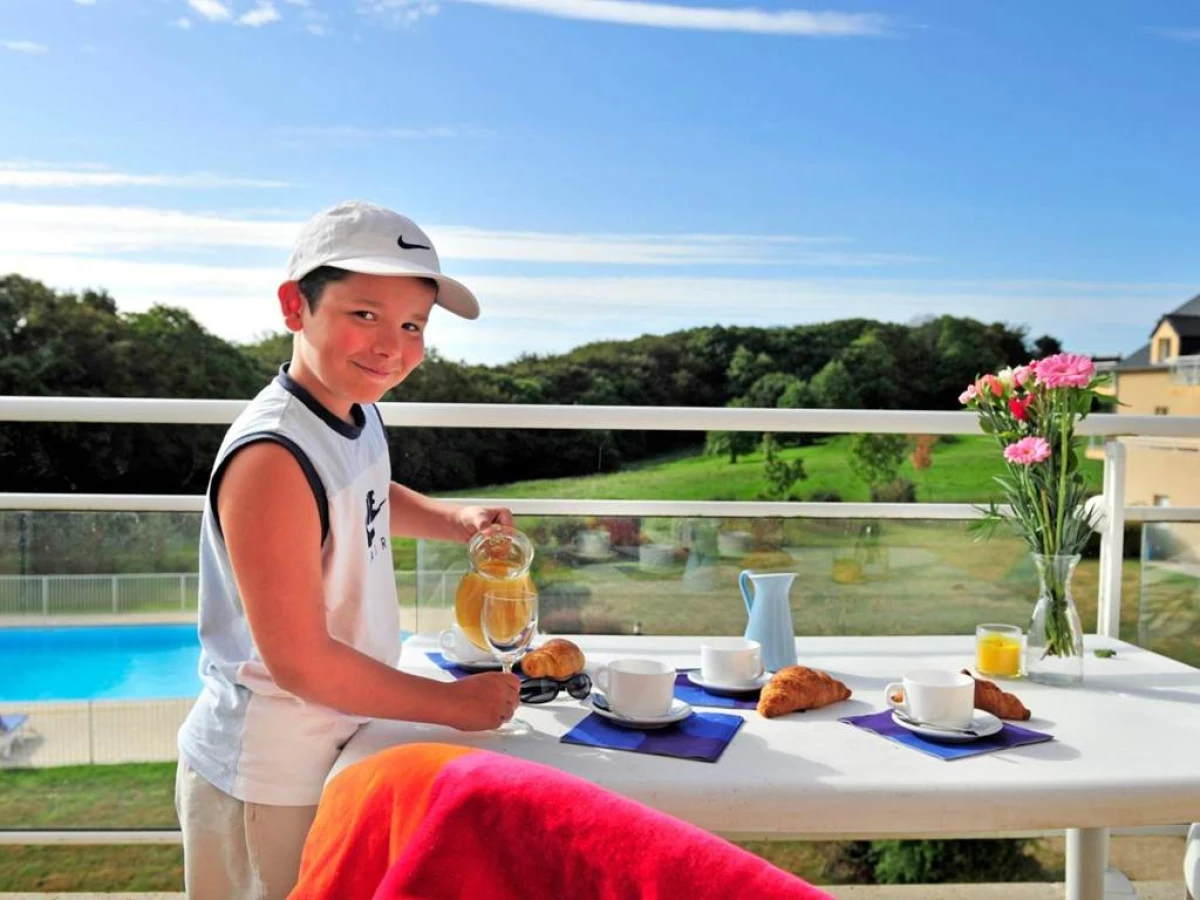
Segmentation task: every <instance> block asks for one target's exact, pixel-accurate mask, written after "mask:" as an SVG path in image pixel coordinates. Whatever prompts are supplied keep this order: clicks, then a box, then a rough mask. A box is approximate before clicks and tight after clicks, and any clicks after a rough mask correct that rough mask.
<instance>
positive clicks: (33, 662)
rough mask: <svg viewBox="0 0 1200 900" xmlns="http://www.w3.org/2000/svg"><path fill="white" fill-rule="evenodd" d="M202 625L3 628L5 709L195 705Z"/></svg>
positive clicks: (1, 693)
mask: <svg viewBox="0 0 1200 900" xmlns="http://www.w3.org/2000/svg"><path fill="white" fill-rule="evenodd" d="M199 659H200V638H199V635H198V634H197V632H196V626H195V625H120V626H83V627H63V628H0V703H3V702H6V701H14V700H145V699H152V698H166V697H194V696H196V695H197V694H198V693H199V692H200V677H199V676H198V675H197V674H196V668H197V665H198V663H199Z"/></svg>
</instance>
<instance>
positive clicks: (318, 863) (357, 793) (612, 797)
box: [291, 744, 829, 900]
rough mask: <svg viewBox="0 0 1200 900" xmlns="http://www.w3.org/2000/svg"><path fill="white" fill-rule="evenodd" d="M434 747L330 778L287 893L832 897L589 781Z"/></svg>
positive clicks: (385, 755)
mask: <svg viewBox="0 0 1200 900" xmlns="http://www.w3.org/2000/svg"><path fill="white" fill-rule="evenodd" d="M443 749H445V750H448V749H449V748H442V747H439V746H438V745H428V744H425V745H420V744H415V745H408V746H401V747H394V748H392V749H390V750H387V751H384V752H382V753H379V754H376V755H375V756H372V757H371V758H369V759H366V760H363V761H362V762H360V763H358V764H357V765H355V766H351V767H350V768H349V769H347V770H346V771H345V772H343V773H341V774H340V775H339V776H338V777H337V778H336V779H334V780H333V781H332V782H331V783H330V784H329V786H328V787H327V788H326V790H325V795H324V796H323V797H322V799H321V807H320V809H319V810H318V812H317V821H316V823H315V824H314V826H313V830H312V831H311V832H310V834H309V839H308V842H307V843H306V845H305V848H304V863H303V866H302V869H301V883H300V885H299V886H298V887H297V889H296V891H295V892H293V894H292V895H291V896H292V900H334V898H336V900H357V898H360V897H361V898H364V900H366V898H368V897H371V896H372V895H371V894H369V893H367V891H368V889H369V888H370V887H371V884H372V882H374V883H375V884H377V890H375V892H374V895H373V896H374V900H440V898H446V900H450V898H471V900H474V898H480V900H482V898H487V900H543V898H549V900H635V898H644V900H667V898H687V900H729V898H736V897H753V898H755V900H817V898H824V900H829V895H828V894H826V893H824V892H823V891H820V890H818V889H816V888H814V887H812V886H811V885H809V884H807V883H806V882H804V881H802V880H800V879H799V878H797V877H795V876H794V875H790V874H788V873H786V872H784V871H782V870H781V869H778V868H776V867H774V866H772V865H770V864H769V863H767V862H765V861H764V860H762V859H760V858H759V857H757V856H754V855H753V854H751V853H747V852H746V851H744V850H742V849H740V848H738V847H735V846H734V845H733V844H730V843H729V842H728V841H725V840H723V839H721V838H718V837H716V836H714V835H712V834H710V833H708V832H706V831H703V830H702V829H700V828H697V827H695V826H694V825H689V824H687V823H686V822H682V821H680V820H679V819H675V818H673V817H671V816H668V815H666V814H664V813H660V812H657V811H655V810H652V809H650V808H649V807H647V806H644V805H643V804H641V803H637V802H635V801H633V800H629V799H626V798H624V797H621V796H619V795H617V794H614V793H612V792H611V791H607V790H605V789H603V788H600V787H597V786H596V785H594V784H592V783H591V782H588V781H584V780H583V779H580V778H576V777H574V776H572V775H567V774H564V773H562V772H559V771H558V770H557V769H553V768H550V767H549V766H544V765H540V764H538V763H531V762H527V761H525V760H521V759H516V758H513V757H509V756H504V755H501V754H498V753H491V752H488V751H484V750H471V751H466V752H463V751H462V748H454V751H453V752H451V753H443V754H442V755H440V756H439V754H438V751H442V750H443ZM347 776H350V777H349V778H347ZM381 871H386V874H384V875H383V877H382V880H381V881H378V880H377V879H378V878H379V874H378V873H380V872H381Z"/></svg>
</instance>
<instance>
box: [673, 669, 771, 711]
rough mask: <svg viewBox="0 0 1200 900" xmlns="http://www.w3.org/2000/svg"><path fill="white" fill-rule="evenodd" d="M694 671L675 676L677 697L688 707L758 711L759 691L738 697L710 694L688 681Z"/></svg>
mask: <svg viewBox="0 0 1200 900" xmlns="http://www.w3.org/2000/svg"><path fill="white" fill-rule="evenodd" d="M689 671H694V670H692V669H681V670H680V671H679V674H678V675H676V676H675V696H676V698H678V699H680V700H682V701H683V702H684V703H686V704H687V705H688V706H715V707H717V708H718V709H756V708H757V707H758V691H755V692H754V693H752V694H739V695H738V696H736V697H723V696H721V695H720V694H710V693H709V692H708V691H706V690H705V689H704V688H702V687H700V686H699V685H697V684H692V683H691V681H689V680H688V677H687V673H688V672H689Z"/></svg>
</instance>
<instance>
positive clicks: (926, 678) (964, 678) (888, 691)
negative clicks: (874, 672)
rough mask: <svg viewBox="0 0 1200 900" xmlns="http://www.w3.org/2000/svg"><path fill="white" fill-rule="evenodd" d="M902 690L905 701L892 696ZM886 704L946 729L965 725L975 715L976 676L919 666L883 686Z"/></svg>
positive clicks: (910, 716)
mask: <svg viewBox="0 0 1200 900" xmlns="http://www.w3.org/2000/svg"><path fill="white" fill-rule="evenodd" d="M901 690H903V691H904V700H903V701H902V702H899V703H898V702H896V701H895V700H894V699H893V695H894V694H897V693H899V692H900V691H901ZM884 697H885V699H886V700H887V703H888V706H890V707H892V709H898V710H900V711H901V712H902V713H904V715H906V716H907V717H908V718H910V719H912V720H913V721H916V722H924V723H926V724H929V725H943V726H945V727H946V728H968V727H970V725H971V720H972V719H973V718H974V716H975V679H973V678H972V677H971V676H970V675H964V674H963V673H962V672H949V671H944V670H942V669H919V670H917V671H913V672H908V673H906V674H905V676H904V680H903V681H900V682H893V683H892V684H889V685H888V686H887V687H886V688H884Z"/></svg>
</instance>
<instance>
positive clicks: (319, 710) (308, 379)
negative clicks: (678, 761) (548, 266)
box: [175, 202, 518, 900]
mask: <svg viewBox="0 0 1200 900" xmlns="http://www.w3.org/2000/svg"><path fill="white" fill-rule="evenodd" d="M279 303H280V308H281V310H282V312H283V319H284V324H285V325H286V327H287V328H288V330H289V331H291V332H292V334H293V345H292V360H291V363H290V364H289V365H286V366H284V367H283V369H282V370H281V371H280V374H279V376H278V377H277V378H276V379H275V380H274V381H273V382H272V383H271V384H270V385H268V386H267V387H266V388H265V389H264V390H263V391H262V392H261V393H260V394H259V395H258V397H256V398H255V399H254V401H253V402H252V403H251V405H250V406H249V407H248V408H247V409H246V410H245V411H244V412H243V413H242V414H241V415H240V416H239V417H238V419H237V421H236V422H234V423H233V425H232V426H231V427H230V429H229V432H228V433H227V434H226V436H225V440H224V441H223V442H222V444H221V448H220V450H219V451H218V454H217V458H216V461H215V463H214V465H213V474H212V479H211V480H210V482H209V488H208V496H207V497H206V499H205V506H204V516H203V521H202V524H201V538H200V640H201V645H202V650H201V655H200V675H201V679H202V680H203V682H204V686H203V689H202V690H201V693H200V697H199V698H198V699H197V701H196V704H195V706H194V707H193V708H192V711H191V713H190V714H189V715H188V718H187V720H186V721H185V722H184V724H183V727H182V728H181V729H180V732H179V770H178V774H177V777H176V787H175V802H176V808H177V810H178V812H179V820H180V824H181V827H182V829H183V839H184V870H185V876H184V877H185V882H186V888H187V894H188V897H189V898H191V900H210V898H211V900H251V898H253V900H277V898H278V900H283V898H285V897H286V896H287V894H288V892H289V891H290V890H291V888H292V886H293V885H294V883H295V880H296V875H297V872H298V871H299V865H300V852H301V849H302V847H303V844H304V838H305V835H306V834H307V832H308V828H309V825H310V824H311V823H312V819H313V816H314V814H315V811H316V804H317V801H318V799H319V797H320V794H321V787H322V784H323V782H324V780H325V777H326V775H327V774H328V772H329V769H330V767H331V766H332V765H333V762H334V760H335V758H336V757H337V754H338V752H339V751H340V750H341V748H342V747H343V746H344V745H345V743H346V741H348V740H349V739H350V737H351V735H353V734H354V732H355V731H356V730H357V728H358V726H359V725H360V724H362V723H364V722H366V721H368V720H369V719H371V718H375V717H379V718H390V719H405V720H408V721H415V722H434V723H440V724H444V725H451V726H453V727H455V728H459V729H462V730H464V731H471V730H482V729H488V728H495V727H496V726H498V725H500V724H501V723H502V722H504V721H507V720H508V719H509V718H510V717H511V716H512V714H513V711H514V710H515V709H516V706H517V702H518V681H517V679H516V678H515V677H514V676H511V675H504V674H502V673H498V672H497V673H487V674H483V675H477V676H474V677H472V678H465V679H462V680H461V681H457V682H438V681H432V680H429V679H425V678H420V677H418V676H415V675H408V674H405V673H403V672H400V671H398V670H396V669H395V668H394V665H395V663H396V661H397V659H398V658H399V655H400V638H399V632H400V623H399V615H398V610H397V606H396V582H395V574H394V570H393V567H392V555H391V546H390V543H389V536H390V535H391V534H403V535H407V536H410V537H419V538H433V539H443V540H459V541H465V540H467V539H469V538H470V537H471V535H473V534H474V533H475V532H476V531H478V530H479V529H480V528H482V527H483V526H485V525H487V524H489V523H491V522H497V521H498V522H503V523H505V524H511V522H512V517H511V515H510V513H509V511H508V510H506V509H499V508H496V509H487V508H483V507H460V506H454V505H451V504H448V503H442V502H439V501H437V500H433V499H430V498H428V497H425V496H422V495H421V494H418V493H416V492H415V491H411V490H409V489H407V488H404V487H401V486H400V485H398V484H395V483H394V482H392V481H391V476H390V472H391V469H390V463H389V460H388V450H387V442H386V440H385V438H384V430H383V422H382V420H381V418H380V416H379V413H378V410H376V409H375V407H374V406H372V404H374V403H375V402H376V401H378V400H379V398H380V397H382V396H383V395H384V393H386V392H387V391H388V390H389V389H391V388H392V387H395V386H396V385H397V384H399V383H400V382H401V381H403V380H404V378H405V376H407V375H408V374H409V373H410V372H411V371H412V370H413V369H414V368H416V366H417V365H418V364H419V363H420V362H421V359H422V357H423V355H424V340H425V338H424V333H425V327H426V324H427V323H428V321H429V314H430V312H431V311H432V308H433V306H434V305H440V306H443V307H445V308H446V309H448V310H450V311H451V312H453V313H456V314H457V315H460V316H463V317H464V318H468V319H473V318H475V317H476V316H478V314H479V306H478V303H477V302H476V300H475V298H474V296H473V295H472V294H471V292H470V291H469V290H467V288H465V287H464V286H463V285H461V284H459V283H458V282H457V281H454V280H453V279H450V278H447V277H446V276H444V275H442V274H441V270H440V267H439V264H438V257H437V254H436V253H435V252H434V249H433V244H432V242H431V241H430V240H429V238H428V237H427V236H426V235H425V233H424V232H422V231H421V229H419V228H418V227H417V226H416V225H415V224H414V223H413V222H412V221H410V220H409V219H407V218H405V217H403V216H400V215H398V214H397V213H394V212H392V211H390V210H386V209H382V208H380V207H377V206H372V205H370V204H366V203H359V202H349V203H343V204H340V205H338V206H336V207H334V208H332V209H329V210H326V211H325V212H323V213H319V214H318V215H317V216H315V217H314V218H313V219H311V220H310V221H309V222H308V223H307V224H306V225H305V226H304V228H303V229H302V230H301V232H300V235H299V237H298V238H297V241H296V244H295V247H294V248H293V252H292V257H291V260H290V262H289V264H288V272H287V281H285V282H284V283H283V284H282V285H281V286H280V288H279Z"/></svg>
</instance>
